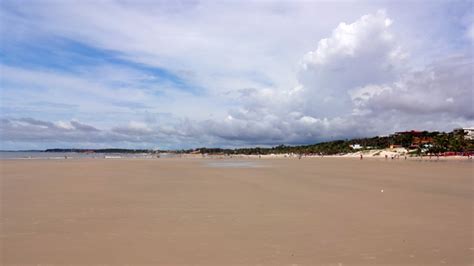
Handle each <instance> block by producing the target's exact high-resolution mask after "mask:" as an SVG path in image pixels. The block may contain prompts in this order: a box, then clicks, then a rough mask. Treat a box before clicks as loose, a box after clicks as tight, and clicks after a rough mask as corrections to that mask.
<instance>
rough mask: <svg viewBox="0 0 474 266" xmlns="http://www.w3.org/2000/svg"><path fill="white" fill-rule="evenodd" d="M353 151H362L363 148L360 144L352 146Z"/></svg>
mask: <svg viewBox="0 0 474 266" xmlns="http://www.w3.org/2000/svg"><path fill="white" fill-rule="evenodd" d="M349 147H351V148H352V149H353V150H360V149H362V146H361V145H360V144H351V145H349Z"/></svg>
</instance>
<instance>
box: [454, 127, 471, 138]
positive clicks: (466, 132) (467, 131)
mask: <svg viewBox="0 0 474 266" xmlns="http://www.w3.org/2000/svg"><path fill="white" fill-rule="evenodd" d="M454 131H458V132H461V131H462V132H463V133H464V138H465V139H469V140H474V127H466V128H458V129H455V130H454Z"/></svg>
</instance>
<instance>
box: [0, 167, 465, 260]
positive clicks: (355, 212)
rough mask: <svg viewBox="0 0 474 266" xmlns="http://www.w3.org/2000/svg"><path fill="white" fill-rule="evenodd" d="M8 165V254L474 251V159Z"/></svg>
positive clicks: (330, 256)
mask: <svg viewBox="0 0 474 266" xmlns="http://www.w3.org/2000/svg"><path fill="white" fill-rule="evenodd" d="M0 165H1V177H0V178H1V179H0V181H1V183H0V185H1V190H0V192H1V220H0V221H1V228H0V229H1V230H0V244H1V253H0V258H1V260H0V262H1V263H0V264H3V265H8V264H35V265H36V264H154V265H157V264H161V265H189V264H193V265H196V264H198V265H237V264H239V265H317V264H324V265H472V264H473V263H474V233H473V232H474V228H473V227H474V226H473V219H474V207H473V206H474V204H473V203H474V201H473V198H474V193H473V192H474V186H473V180H474V175H473V173H474V172H473V169H474V168H473V163H472V162H469V161H467V160H463V161H461V160H460V161H416V160H408V161H403V160H388V161H383V160H362V161H361V160H358V159H354V158H303V159H301V160H298V159H265V160H258V159H233V160H212V159H179V158H173V159H163V158H162V159H152V160H150V159H117V160H105V159H77V160H9V161H6V160H4V161H0Z"/></svg>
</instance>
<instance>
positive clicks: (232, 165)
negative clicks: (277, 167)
mask: <svg viewBox="0 0 474 266" xmlns="http://www.w3.org/2000/svg"><path fill="white" fill-rule="evenodd" d="M206 166H207V167H213V168H256V167H261V166H262V164H259V163H257V162H246V161H237V162H232V161H225V162H207V163H206Z"/></svg>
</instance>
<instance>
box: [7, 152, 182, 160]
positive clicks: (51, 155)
mask: <svg viewBox="0 0 474 266" xmlns="http://www.w3.org/2000/svg"><path fill="white" fill-rule="evenodd" d="M157 156H158V154H150V153H84V152H43V151H0V160H26V159H49V160H61V159H87V158H90V159H120V158H150V159H151V158H157ZM159 156H160V157H173V155H172V154H169V153H160V154H159Z"/></svg>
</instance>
